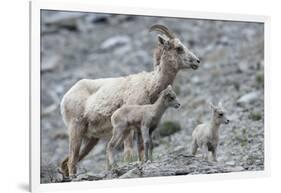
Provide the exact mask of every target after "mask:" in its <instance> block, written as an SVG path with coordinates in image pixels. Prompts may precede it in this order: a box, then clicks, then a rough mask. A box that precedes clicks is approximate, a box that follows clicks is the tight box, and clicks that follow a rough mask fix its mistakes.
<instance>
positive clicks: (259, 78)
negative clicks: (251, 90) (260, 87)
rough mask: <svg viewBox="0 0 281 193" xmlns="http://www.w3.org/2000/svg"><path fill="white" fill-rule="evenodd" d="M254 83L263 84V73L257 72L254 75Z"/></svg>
mask: <svg viewBox="0 0 281 193" xmlns="http://www.w3.org/2000/svg"><path fill="white" fill-rule="evenodd" d="M256 82H257V83H258V84H263V82H264V75H263V72H257V74H256Z"/></svg>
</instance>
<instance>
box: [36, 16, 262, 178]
mask: <svg viewBox="0 0 281 193" xmlns="http://www.w3.org/2000/svg"><path fill="white" fill-rule="evenodd" d="M156 23H160V24H165V25H166V26H168V27H169V28H170V29H172V30H173V31H174V32H175V33H176V34H177V35H178V37H179V38H180V39H181V40H182V42H183V43H184V44H185V45H187V46H188V47H189V48H190V50H192V51H193V52H194V53H195V54H196V55H197V56H198V57H199V58H200V59H201V61H202V63H201V66H200V68H199V69H198V70H196V71H192V70H188V71H184V72H180V73H179V74H178V76H177V78H176V81H175V83H174V88H175V89H176V92H177V94H178V97H179V100H180V101H181V104H182V107H181V109H180V110H179V111H177V110H174V109H169V110H168V111H167V112H166V113H165V115H164V117H163V119H162V121H161V124H160V127H159V128H158V130H156V131H155V135H154V143H155V144H154V145H155V148H154V161H153V162H152V163H145V164H142V163H137V162H133V163H130V164H129V163H126V162H123V161H122V159H121V152H122V148H120V149H119V153H118V158H119V159H118V160H119V162H118V164H119V168H117V169H116V170H114V171H110V172H108V171H106V170H105V143H106V141H100V142H99V144H98V145H97V146H96V147H95V149H94V150H93V151H92V152H91V153H90V155H88V156H87V158H86V159H85V160H83V161H82V162H81V163H80V164H79V170H78V173H79V175H78V177H77V178H76V179H75V181H81V180H101V179H112V178H133V177H151V176H172V175H189V174H208V173H221V172H235V171H257V170H263V169H264V66H263V65H264V60H263V59H264V54H263V51H264V28H263V25H262V24H259V23H247V22H227V21H213V20H196V19H177V18H159V17H143V16H141V17H139V16H124V15H107V14H90V13H74V12H54V11H42V21H41V38H42V39H41V56H42V62H41V107H42V108H41V182H42V183H50V182H62V181H64V180H63V179H62V176H61V175H60V173H59V172H58V171H57V166H58V163H59V162H60V161H61V160H62V159H63V158H64V156H65V155H66V154H67V151H68V136H67V130H66V128H65V126H64V124H63V122H62V118H61V115H60V112H59V103H60V100H61V98H62V96H63V94H64V93H65V92H66V91H67V90H68V89H69V88H70V87H71V86H72V85H73V84H74V83H75V82H76V81H77V80H79V79H81V78H91V79H96V78H102V77H118V76H124V75H129V74H132V73H137V72H141V71H151V70H152V69H153V65H152V63H153V59H152V49H153V47H154V46H155V43H156V34H155V33H149V32H148V29H149V27H150V26H151V25H153V24H156ZM219 100H222V101H223V103H224V106H225V109H226V110H227V114H228V116H229V118H230V120H231V123H230V124H229V125H223V126H221V128H220V144H219V148H218V162H216V163H213V162H207V161H203V160H202V159H201V153H200V152H199V153H198V155H196V157H192V156H191V155H190V153H189V150H190V144H191V133H192V130H193V129H194V127H195V126H196V125H197V124H199V123H202V122H204V121H206V120H208V119H210V109H209V108H208V105H207V104H206V101H213V102H215V103H216V102H218V101H219Z"/></svg>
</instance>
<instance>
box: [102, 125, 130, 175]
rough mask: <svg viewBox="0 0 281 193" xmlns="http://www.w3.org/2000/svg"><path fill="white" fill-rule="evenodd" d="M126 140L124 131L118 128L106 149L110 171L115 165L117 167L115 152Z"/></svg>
mask: <svg viewBox="0 0 281 193" xmlns="http://www.w3.org/2000/svg"><path fill="white" fill-rule="evenodd" d="M124 138H125V135H124V133H123V130H122V129H119V128H116V129H115V131H114V132H113V135H112V137H111V139H110V141H109V142H108V144H107V148H106V154H107V169H108V170H110V169H111V168H112V166H113V165H116V163H115V160H114V155H113V150H114V149H115V148H116V147H117V146H118V145H120V144H121V143H122V142H123V141H124Z"/></svg>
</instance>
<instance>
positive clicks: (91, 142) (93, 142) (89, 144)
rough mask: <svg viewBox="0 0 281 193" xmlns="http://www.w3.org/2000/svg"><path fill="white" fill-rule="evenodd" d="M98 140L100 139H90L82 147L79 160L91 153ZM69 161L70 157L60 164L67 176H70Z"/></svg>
mask: <svg viewBox="0 0 281 193" xmlns="http://www.w3.org/2000/svg"><path fill="white" fill-rule="evenodd" d="M98 141H99V139H97V138H91V139H89V140H88V141H87V143H86V144H85V145H84V147H82V150H81V152H80V154H79V160H78V161H81V160H82V159H84V157H85V156H86V155H88V154H89V152H90V151H91V150H92V149H93V147H94V146H95V145H96V144H97V142H98ZM67 163H68V157H66V158H64V160H63V161H62V162H61V164H60V169H61V171H62V173H63V175H64V176H65V177H68V176H69V172H68V166H67Z"/></svg>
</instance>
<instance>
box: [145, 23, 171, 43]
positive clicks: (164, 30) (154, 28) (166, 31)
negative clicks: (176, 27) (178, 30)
mask: <svg viewBox="0 0 281 193" xmlns="http://www.w3.org/2000/svg"><path fill="white" fill-rule="evenodd" d="M151 31H158V32H161V33H163V34H165V35H166V36H167V37H168V38H170V39H174V38H175V35H174V34H173V33H172V32H170V30H169V29H168V28H167V27H165V26H163V25H159V24H156V25H153V26H151V27H150V29H149V32H151Z"/></svg>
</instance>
